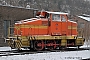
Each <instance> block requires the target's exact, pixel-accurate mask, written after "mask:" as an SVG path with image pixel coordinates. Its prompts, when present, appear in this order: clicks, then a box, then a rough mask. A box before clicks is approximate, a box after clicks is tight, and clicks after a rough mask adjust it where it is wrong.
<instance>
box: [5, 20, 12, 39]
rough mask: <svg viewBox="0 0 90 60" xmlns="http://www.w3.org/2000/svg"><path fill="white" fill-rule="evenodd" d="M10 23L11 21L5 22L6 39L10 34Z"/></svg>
mask: <svg viewBox="0 0 90 60" xmlns="http://www.w3.org/2000/svg"><path fill="white" fill-rule="evenodd" d="M10 23H11V21H10V20H4V37H7V36H8V33H9V31H8V30H9V27H10Z"/></svg>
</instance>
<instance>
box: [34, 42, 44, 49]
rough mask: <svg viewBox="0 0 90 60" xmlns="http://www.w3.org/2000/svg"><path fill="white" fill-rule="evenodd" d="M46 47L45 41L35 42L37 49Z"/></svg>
mask: <svg viewBox="0 0 90 60" xmlns="http://www.w3.org/2000/svg"><path fill="white" fill-rule="evenodd" d="M43 48H44V42H43V41H41V40H40V41H35V42H34V49H35V50H43Z"/></svg>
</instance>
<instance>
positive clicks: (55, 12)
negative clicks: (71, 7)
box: [46, 11, 68, 15]
mask: <svg viewBox="0 0 90 60" xmlns="http://www.w3.org/2000/svg"><path fill="white" fill-rule="evenodd" d="M46 12H47V13H50V14H66V15H68V13H64V12H49V11H46Z"/></svg>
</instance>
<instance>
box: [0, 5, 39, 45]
mask: <svg viewBox="0 0 90 60" xmlns="http://www.w3.org/2000/svg"><path fill="white" fill-rule="evenodd" d="M35 11H36V12H37V11H38V10H37V9H25V8H18V7H9V6H0V46H5V45H7V44H6V43H5V42H4V37H5V36H4V33H5V31H4V28H5V27H4V20H7V21H8V20H9V21H11V22H10V25H11V26H13V25H14V22H15V20H22V19H27V18H31V17H34V15H35V14H34V12H35Z"/></svg>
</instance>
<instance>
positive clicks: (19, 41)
mask: <svg viewBox="0 0 90 60" xmlns="http://www.w3.org/2000/svg"><path fill="white" fill-rule="evenodd" d="M36 15H37V16H36V18H31V19H26V20H21V21H17V23H15V27H14V34H13V35H10V34H9V39H8V44H9V46H11V47H12V48H18V49H20V48H22V47H28V48H30V49H33V50H43V49H48V50H53V49H57V48H62V47H63V48H66V47H72V46H77V47H79V46H81V45H83V40H84V39H83V38H82V37H77V23H76V22H73V21H69V20H68V16H67V15H68V13H63V12H49V11H41V12H38V13H37V14H36Z"/></svg>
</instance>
